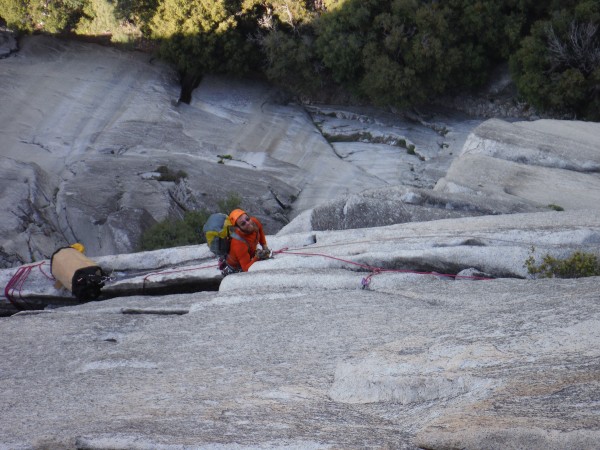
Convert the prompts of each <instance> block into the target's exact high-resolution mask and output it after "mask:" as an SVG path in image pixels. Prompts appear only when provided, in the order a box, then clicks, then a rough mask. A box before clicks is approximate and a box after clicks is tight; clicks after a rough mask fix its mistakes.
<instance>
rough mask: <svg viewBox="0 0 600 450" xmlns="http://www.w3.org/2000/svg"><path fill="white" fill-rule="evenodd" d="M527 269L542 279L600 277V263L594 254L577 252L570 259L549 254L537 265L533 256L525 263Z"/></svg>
mask: <svg viewBox="0 0 600 450" xmlns="http://www.w3.org/2000/svg"><path fill="white" fill-rule="evenodd" d="M525 267H526V268H527V272H528V273H529V274H530V275H533V276H535V277H540V278H582V277H594V276H600V261H598V257H597V256H596V255H594V254H592V253H584V252H581V251H577V252H575V253H573V254H572V255H571V256H570V257H569V258H566V259H557V258H554V257H553V256H550V255H548V254H546V255H544V256H543V257H542V262H541V263H540V264H539V265H537V264H536V261H535V258H534V256H533V248H532V255H530V256H529V258H527V260H526V261H525Z"/></svg>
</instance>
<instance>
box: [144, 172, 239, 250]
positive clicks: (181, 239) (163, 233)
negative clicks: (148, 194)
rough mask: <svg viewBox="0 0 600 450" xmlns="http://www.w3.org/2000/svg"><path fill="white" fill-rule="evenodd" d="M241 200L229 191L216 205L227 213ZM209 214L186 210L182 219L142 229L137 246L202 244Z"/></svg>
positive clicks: (202, 211)
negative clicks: (204, 227)
mask: <svg viewBox="0 0 600 450" xmlns="http://www.w3.org/2000/svg"><path fill="white" fill-rule="evenodd" d="M161 167H164V166H161ZM241 202H242V198H241V197H240V196H239V195H238V194H236V193H234V192H230V193H229V194H228V195H227V198H225V199H222V200H219V201H217V205H218V208H219V212H222V213H225V214H229V213H230V212H231V211H232V210H234V209H236V208H239V207H240V204H241ZM209 216H210V213H209V212H208V211H207V210H206V209H202V210H200V211H188V212H186V213H185V215H184V216H183V219H182V220H172V219H167V220H163V221H162V222H159V223H157V224H155V225H153V226H151V227H150V228H148V229H147V230H146V231H144V233H143V234H142V237H141V239H140V245H139V248H140V250H141V251H146V250H158V249H161V248H171V247H179V246H182V245H197V244H202V243H204V242H206V238H205V236H204V233H203V232H202V227H203V226H204V224H205V223H206V221H207V220H208V217H209Z"/></svg>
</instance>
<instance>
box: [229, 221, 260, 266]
mask: <svg viewBox="0 0 600 450" xmlns="http://www.w3.org/2000/svg"><path fill="white" fill-rule="evenodd" d="M250 220H251V221H252V222H254V223H255V224H256V225H257V227H258V230H257V231H254V232H253V233H250V234H246V233H244V232H243V231H242V230H241V229H239V228H238V227H232V230H231V231H232V232H235V233H236V234H237V235H238V236H239V237H241V238H242V239H244V241H245V242H246V243H247V244H246V243H245V242H241V241H239V240H238V239H235V238H233V237H232V238H231V246H230V247H229V254H228V255H227V264H229V265H230V266H231V267H233V268H234V269H240V268H241V269H242V270H243V271H244V272H247V271H248V269H249V268H250V266H251V265H252V264H254V263H255V262H256V261H258V258H257V257H256V256H255V254H256V247H257V246H258V244H260V245H261V246H262V247H264V246H266V245H267V240H266V239H265V233H264V231H263V226H262V224H261V223H260V222H259V220H258V219H257V218H256V217H250Z"/></svg>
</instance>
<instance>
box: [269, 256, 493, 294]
mask: <svg viewBox="0 0 600 450" xmlns="http://www.w3.org/2000/svg"><path fill="white" fill-rule="evenodd" d="M273 253H277V254H281V253H284V254H287V255H299V256H320V257H322V258H329V259H333V260H336V261H340V262H343V263H346V264H352V265H354V266H358V267H361V268H363V269H367V270H369V271H371V274H370V275H369V276H367V277H365V278H363V279H362V281H361V284H362V288H363V289H365V288H367V287H368V286H369V283H370V282H371V278H372V277H373V276H375V275H377V274H379V273H383V272H395V273H412V274H416V275H433V276H438V277H449V278H454V279H456V278H462V279H470V280H493V278H489V277H476V276H468V275H455V274H450V273H437V272H419V271H416V270H404V269H384V268H381V267H374V266H370V265H368V264H361V263H358V262H356V261H350V260H348V259H343V258H338V257H336V256H331V255H326V254H324V253H305V252H291V251H288V247H284V248H282V249H280V250H276V251H273Z"/></svg>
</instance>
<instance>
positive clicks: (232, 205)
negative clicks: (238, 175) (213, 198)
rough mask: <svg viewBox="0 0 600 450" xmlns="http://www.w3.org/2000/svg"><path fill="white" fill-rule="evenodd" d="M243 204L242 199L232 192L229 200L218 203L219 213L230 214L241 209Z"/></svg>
mask: <svg viewBox="0 0 600 450" xmlns="http://www.w3.org/2000/svg"><path fill="white" fill-rule="evenodd" d="M241 204H242V197H240V196H239V195H238V194H236V193H235V192H230V193H229V194H228V195H227V198H225V199H224V200H219V201H217V205H218V207H219V212H222V213H223V214H229V213H230V212H231V211H233V210H234V209H238V208H240V205H241Z"/></svg>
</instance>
